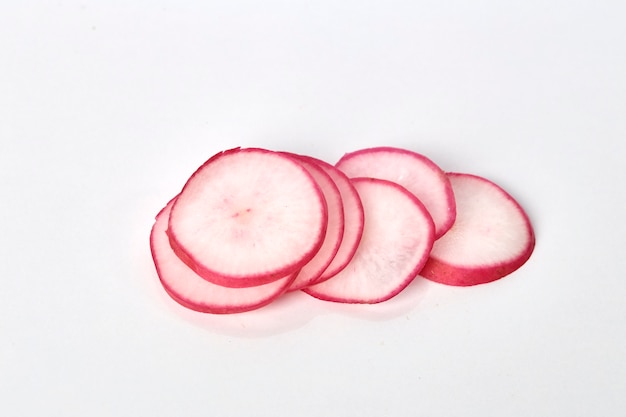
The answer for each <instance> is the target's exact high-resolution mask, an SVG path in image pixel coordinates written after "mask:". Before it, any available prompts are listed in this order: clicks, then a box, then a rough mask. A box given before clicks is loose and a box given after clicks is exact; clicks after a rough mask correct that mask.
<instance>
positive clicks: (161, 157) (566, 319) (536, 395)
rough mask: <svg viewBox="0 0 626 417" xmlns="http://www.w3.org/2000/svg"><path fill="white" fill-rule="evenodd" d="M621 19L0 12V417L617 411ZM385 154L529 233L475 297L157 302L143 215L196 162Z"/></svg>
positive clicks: (354, 12) (596, 15)
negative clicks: (387, 148)
mask: <svg viewBox="0 0 626 417" xmlns="http://www.w3.org/2000/svg"><path fill="white" fill-rule="evenodd" d="M625 20H626V6H625V3H624V2H622V1H618V0H615V1H602V0H600V1H598V0H594V1H577V0H575V1H565V0H563V1H509V2H500V1H490V0H486V1H461V0H454V1H447V2H441V1H423V0H421V1H380V2H377V1H272V0H268V1H219V2H216V1H207V2H200V1H174V0H172V1H164V0H161V1H151V2H148V1H109V2H90V1H83V2H75V1H61V0H59V1H47V2H44V1H39V2H33V1H31V2H29V1H23V2H18V1H15V2H11V4H9V2H4V3H3V5H2V7H1V12H0V141H1V142H0V143H1V148H0V175H1V176H0V181H1V182H0V184H1V187H2V188H1V190H2V200H1V203H0V204H1V205H0V219H1V220H0V221H1V223H2V229H1V233H0V250H1V253H2V261H1V263H0V279H1V280H2V282H1V286H0V414H1V415H3V416H140V415H150V416H331V415H333V416H334V415H336V416H394V417H395V416H416V415H423V416H469V415H472V416H478V415H480V416H555V415H564V416H565V415H567V416H570V417H571V416H591V415H595V416H621V415H623V412H624V409H626V399H625V398H626V396H624V393H625V392H626V366H625V365H624V359H625V358H626V324H625V323H626V282H625V278H624V276H625V274H626V237H625V235H626V222H625V221H624V217H623V216H624V212H625V211H624V210H625V208H626V194H625V188H624V182H625V181H626V169H625V168H624V159H625V157H626V25H624V21H625ZM379 145H392V146H402V147H407V148H409V149H412V150H414V151H417V152H420V153H423V154H425V155H427V156H429V157H430V158H431V159H433V160H434V161H435V162H437V163H438V164H439V165H440V166H441V167H442V168H443V169H445V170H448V171H461V172H471V173H475V174H479V175H483V176H486V177H488V178H490V179H492V180H494V181H496V182H498V183H500V184H501V185H502V186H503V187H505V188H506V189H507V190H508V191H509V192H510V193H511V194H513V195H514V196H515V197H517V198H518V200H519V201H520V203H521V204H522V205H523V206H524V207H525V208H526V210H527V211H528V214H529V216H530V217H531V219H532V221H533V224H534V226H535V231H536V234H537V246H536V250H535V252H534V254H533V256H532V258H531V259H530V261H529V262H528V263H527V264H526V265H524V267H523V268H521V269H520V270H518V271H517V272H515V273H514V274H512V275H510V276H509V277H507V278H505V279H503V280H501V281H498V282H495V283H492V284H489V285H484V286H479V287H473V288H451V287H446V286H442V285H438V284H434V283H430V282H426V281H425V280H422V279H418V280H417V281H415V282H414V285H412V286H411V287H410V288H409V289H408V290H407V291H406V292H404V293H402V294H401V295H400V296H398V297H397V298H396V299H394V300H392V301H390V302H388V303H384V304H381V305H378V306H350V305H348V306H347V305H335V304H329V303H323V302H321V301H318V300H315V299H312V298H310V297H308V296H306V295H304V294H292V295H291V296H289V297H285V298H284V299H283V300H281V301H280V302H278V303H276V304H275V305H272V306H270V307H268V308H266V309H263V310H259V311H257V312H253V313H245V314H240V315H233V316H211V315H203V314H199V313H194V312H192V311H189V310H185V309H183V308H181V307H180V306H178V305H177V304H176V303H174V302H173V301H172V300H170V299H169V298H168V297H167V295H165V293H164V292H163V290H162V288H161V287H160V285H159V283H158V280H157V276H156V273H155V271H154V266H153V264H152V261H151V258H150V252H149V245H148V235H149V231H150V227H151V226H152V222H153V219H154V215H155V214H156V213H157V212H158V211H159V210H160V209H161V207H162V206H163V205H164V204H165V203H166V202H167V201H168V200H169V198H170V197H172V196H174V195H175V194H176V193H177V192H178V191H179V190H180V188H181V187H182V185H183V184H184V182H185V180H186V179H187V177H188V176H189V175H190V174H191V173H192V172H193V171H194V170H195V169H196V167H197V166H199V165H200V164H201V163H202V162H203V161H204V160H205V159H207V158H208V157H210V156H211V155H213V154H214V153H216V152H218V151H220V150H223V149H227V148H231V147H235V146H257V147H265V148H270V149H280V150H288V151H292V152H301V153H309V154H311V155H313V156H316V157H319V158H323V159H326V160H328V161H330V162H334V161H336V160H337V159H338V158H339V157H340V156H341V155H343V153H345V152H349V151H353V150H356V149H358V148H363V147H369V146H379Z"/></svg>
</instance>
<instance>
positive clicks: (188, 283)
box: [150, 201, 295, 314]
mask: <svg viewBox="0 0 626 417" xmlns="http://www.w3.org/2000/svg"><path fill="white" fill-rule="evenodd" d="M172 204H173V201H172V202H170V203H169V204H168V205H167V206H166V207H165V208H164V209H163V210H162V211H161V212H160V213H159V214H158V215H157V217H156V222H155V223H154V226H153V227H152V232H151V234H150V248H151V250H152V258H153V259H154V264H155V265H156V269H157V274H158V275H159V279H160V280H161V283H162V285H163V287H164V288H165V290H166V291H167V293H168V294H169V295H170V296H171V297H172V298H173V299H174V300H175V301H177V302H178V303H179V304H181V305H183V306H185V307H187V308H190V309H192V310H196V311H200V312H204V313H214V314H226V313H239V312H243V311H249V310H254V309H257V308H260V307H262V306H264V305H266V304H268V303H270V302H271V301H272V300H274V299H275V298H276V297H278V296H279V295H281V294H282V293H283V292H284V291H285V290H286V288H287V287H288V286H289V284H290V283H291V282H292V281H293V279H294V276H295V274H291V275H290V276H287V277H284V278H280V279H278V280H276V281H273V282H271V283H269V284H264V285H259V286H257V287H249V288H227V287H222V286H220V285H216V284H212V283H210V282H209V281H207V280H206V279H204V278H202V277H200V276H198V275H197V274H196V273H195V272H193V271H192V270H191V269H190V268H189V267H188V266H187V265H185V264H184V263H183V261H181V260H180V258H178V256H176V254H175V253H174V251H173V250H172V248H171V247H170V244H169V239H168V236H167V233H166V232H167V223H168V217H169V214H170V209H171V207H172Z"/></svg>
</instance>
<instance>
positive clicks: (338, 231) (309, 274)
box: [286, 153, 344, 291]
mask: <svg viewBox="0 0 626 417" xmlns="http://www.w3.org/2000/svg"><path fill="white" fill-rule="evenodd" d="M286 155H287V156H289V157H291V158H294V159H295V160H296V161H297V162H298V163H299V164H301V165H302V166H303V167H304V168H305V169H306V170H307V171H308V172H309V174H311V176H312V177H313V179H314V180H315V181H316V182H317V184H318V185H319V187H320V189H321V190H322V193H323V194H324V199H325V200H326V206H327V208H328V227H327V228H326V235H325V237H324V243H322V246H321V247H320V249H319V251H318V252H317V253H316V254H315V256H314V257H313V259H311V260H310V261H309V262H308V263H307V264H306V265H304V266H303V267H302V269H301V270H300V272H298V275H297V277H296V279H295V281H294V282H293V283H292V284H291V286H290V287H289V290H290V291H294V290H299V289H301V288H303V287H306V286H308V285H309V284H311V283H312V282H314V281H315V280H316V279H318V278H319V276H320V275H321V274H322V272H324V270H325V269H326V267H328V265H329V264H330V262H331V261H332V260H333V258H334V257H335V254H336V253H337V250H338V249H339V245H340V244H341V239H342V237H343V229H344V225H343V203H342V201H341V195H340V194H339V189H338V188H337V186H336V185H335V182H334V181H333V180H332V179H331V178H330V176H329V175H328V174H327V173H326V172H325V171H324V170H323V169H322V168H321V167H320V166H319V165H317V164H316V163H315V162H314V161H313V160H312V158H309V157H306V156H301V155H295V154H288V153H286Z"/></svg>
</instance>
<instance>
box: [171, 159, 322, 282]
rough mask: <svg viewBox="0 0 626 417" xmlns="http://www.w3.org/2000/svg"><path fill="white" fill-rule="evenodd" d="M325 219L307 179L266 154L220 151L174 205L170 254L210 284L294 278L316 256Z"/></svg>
mask: <svg viewBox="0 0 626 417" xmlns="http://www.w3.org/2000/svg"><path fill="white" fill-rule="evenodd" d="M327 222H328V212H327V207H326V202H325V200H324V196H323V194H322V191H321V190H320V188H319V186H318V185H317V183H316V182H315V180H314V179H313V178H312V176H311V175H310V174H309V173H308V172H307V171H306V170H305V169H304V168H303V167H302V165H300V164H299V163H297V162H295V161H294V160H292V159H291V158H289V157H287V156H285V155H283V154H280V153H277V152H272V151H269V150H265V149H257V148H246V149H241V148H236V149H231V150H228V151H225V152H221V153H219V154H217V155H215V156H213V157H212V158H210V159H209V160H208V161H207V162H205V163H204V164H203V165H202V166H201V167H200V168H198V170H197V171H196V172H195V173H194V174H193V175H192V176H191V178H190V179H189V180H188V181H187V183H186V184H185V186H184V187H183V189H182V191H181V193H180V194H179V196H178V198H177V199H176V201H175V202H174V205H173V206H172V209H171V212H170V217H169V226H168V235H169V239H170V244H171V246H172V249H173V250H174V252H175V253H176V254H177V255H178V257H179V258H180V259H182V260H183V261H184V262H185V263H186V264H187V265H188V266H189V267H190V268H191V269H192V270H193V271H195V272H196V273H197V274H198V275H200V276H202V277H203V278H205V279H206V280H208V281H211V282H213V283H214V284H218V285H222V286H227V287H249V286H256V285H262V284H266V283H269V282H272V281H275V280H277V279H280V278H282V277H284V276H287V275H289V274H291V273H293V272H296V271H298V270H299V269H300V268H302V267H303V266H304V265H306V264H307V262H309V261H310V260H311V259H312V258H313V256H315V254H316V253H317V252H318V250H319V249H320V247H321V245H322V243H323V240H324V235H325V232H326V226H327Z"/></svg>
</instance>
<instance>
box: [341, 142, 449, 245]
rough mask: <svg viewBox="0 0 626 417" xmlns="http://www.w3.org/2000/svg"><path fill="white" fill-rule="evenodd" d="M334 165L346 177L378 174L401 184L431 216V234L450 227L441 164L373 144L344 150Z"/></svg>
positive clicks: (447, 201)
mask: <svg viewBox="0 0 626 417" xmlns="http://www.w3.org/2000/svg"><path fill="white" fill-rule="evenodd" d="M335 166H336V167H337V168H339V169H340V170H342V171H343V172H345V173H346V175H347V176H348V177H350V178H354V177H371V178H380V179H385V180H389V181H393V182H395V183H397V184H400V185H402V186H403V187H405V188H406V189H407V190H409V191H410V192H411V193H413V194H414V195H415V196H416V197H417V198H419V200H420V201H421V202H422V203H423V204H424V206H426V209H427V210H428V212H429V213H430V215H431V216H432V218H433V221H434V223H435V238H439V237H441V236H443V234H444V233H445V232H446V231H447V230H448V229H450V227H452V224H453V223H454V219H455V216H456V207H455V200H454V194H453V193H452V187H451V186H450V181H449V180H448V178H447V177H446V175H445V173H444V172H443V171H442V170H441V168H439V167H438V166H437V165H436V164H435V163H434V162H432V161H431V160H430V159H428V158H426V157H425V156H423V155H420V154H418V153H415V152H412V151H409V150H406V149H399V148H391V147H377V148H369V149H362V150H358V151H356V152H352V153H348V154H346V155H344V156H343V157H342V158H341V159H340V160H339V161H338V162H337V163H336V164H335Z"/></svg>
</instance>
